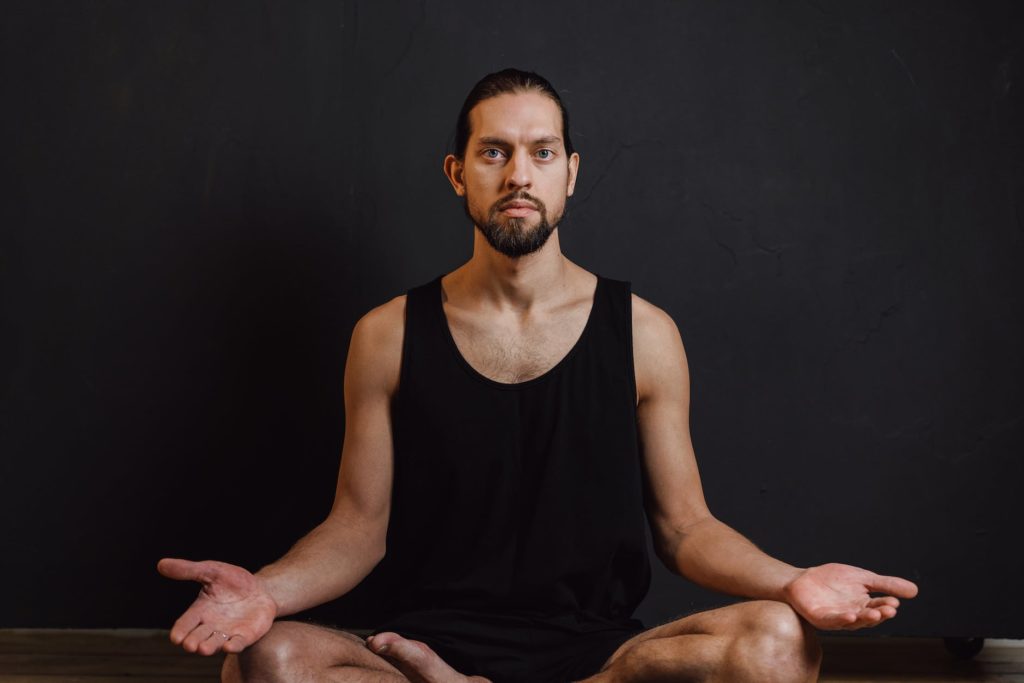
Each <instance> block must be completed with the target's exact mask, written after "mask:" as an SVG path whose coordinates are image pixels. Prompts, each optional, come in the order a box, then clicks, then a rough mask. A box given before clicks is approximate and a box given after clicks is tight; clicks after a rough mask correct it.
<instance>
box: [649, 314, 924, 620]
mask: <svg viewBox="0 0 1024 683" xmlns="http://www.w3.org/2000/svg"><path fill="white" fill-rule="evenodd" d="M633 338H634V343H633V349H634V352H633V353H634V363H635V369H636V379H637V393H638V399H639V403H638V405H637V424H638V429H639V433H640V441H641V447H642V453H643V463H644V473H645V477H644V485H645V496H644V497H645V501H646V507H647V514H648V518H649V519H650V520H651V527H652V528H651V531H652V535H653V538H654V546H655V550H656V552H657V554H658V557H659V559H660V560H661V561H662V562H663V563H664V564H665V566H666V567H668V568H669V570H670V571H673V572H675V573H677V574H680V575H681V576H684V577H686V578H688V579H690V580H691V581H693V582H694V583H696V584H698V585H700V586H703V587H705V588H708V589H711V590H715V591H718V592H721V593H726V594H730V595H736V596H741V597H748V598H759V599H769V600H779V601H782V602H787V603H789V604H790V605H792V606H793V608H794V609H795V610H796V611H797V612H799V613H800V614H801V615H802V616H804V617H805V618H806V619H808V621H810V622H811V623H812V624H814V625H815V626H817V627H818V628H822V629H855V628H862V627H864V626H874V625H876V624H878V623H881V622H882V621H885V620H886V619H890V618H892V617H893V616H895V615H896V608H897V607H898V606H899V600H898V599H897V597H896V596H899V597H905V598H912V597H914V596H915V595H916V594H917V586H915V585H914V584H913V583H911V582H910V581H907V580H905V579H901V578H899V577H891V576H882V575H879V574H875V573H874V572H870V571H868V570H865V569H861V568H859V567H853V566H851V565H845V564H838V563H829V564H825V565H821V566H818V567H809V568H800V567H794V566H792V565H789V564H786V563H785V562H782V561H780V560H777V559H775V558H773V557H771V556H769V555H767V554H766V553H764V552H762V551H761V550H760V549H759V548H758V547H757V546H755V545H754V544H753V543H751V542H750V541H749V540H748V539H746V538H745V537H743V536H742V535H741V534H739V533H738V532H736V531H735V530H734V529H732V528H731V527H729V526H728V525H727V524H725V523H723V522H721V521H719V520H718V519H716V518H715V517H714V515H712V514H711V511H710V510H709V509H708V507H707V503H706V502H705V500H704V492H703V488H702V486H701V482H700V475H699V472H698V470H697V460H696V456H695V455H694V452H693V445H692V443H691V440H690V427H689V410H690V377H689V370H688V368H687V362H686V352H685V350H684V348H683V343H682V339H681V337H680V335H679V330H678V328H677V327H676V324H675V322H674V321H673V320H672V318H671V317H670V316H669V315H668V314H667V313H665V312H664V311H662V310H661V309H660V308H658V307H656V306H653V305H652V304H650V303H648V302H647V301H645V300H643V299H641V298H640V297H638V296H636V295H634V296H633ZM869 592H884V593H889V594H890V595H886V596H882V597H871V596H870V595H869Z"/></svg>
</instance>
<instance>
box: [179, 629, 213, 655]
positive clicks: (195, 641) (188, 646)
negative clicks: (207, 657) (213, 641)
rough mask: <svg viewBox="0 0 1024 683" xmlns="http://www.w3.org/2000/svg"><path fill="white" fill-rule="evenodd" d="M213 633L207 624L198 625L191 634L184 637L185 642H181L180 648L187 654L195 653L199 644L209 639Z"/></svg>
mask: <svg viewBox="0 0 1024 683" xmlns="http://www.w3.org/2000/svg"><path fill="white" fill-rule="evenodd" d="M211 633H213V627H211V626H210V625H209V624H199V626H196V627H195V628H194V629H192V632H191V633H189V634H188V635H187V636H185V640H183V641H182V643H181V646H182V647H183V648H185V650H186V651H188V652H195V651H196V650H198V649H199V644H200V643H201V642H203V641H204V640H206V639H207V638H209V637H210V634H211Z"/></svg>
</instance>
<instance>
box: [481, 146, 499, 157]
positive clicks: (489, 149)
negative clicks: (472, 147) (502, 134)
mask: <svg viewBox="0 0 1024 683" xmlns="http://www.w3.org/2000/svg"><path fill="white" fill-rule="evenodd" d="M490 152H498V150H496V149H494V148H493V147H488V148H487V149H485V150H484V156H485V157H487V158H488V159H497V157H496V156H491V155H490ZM499 153H500V152H499Z"/></svg>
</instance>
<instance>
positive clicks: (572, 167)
mask: <svg viewBox="0 0 1024 683" xmlns="http://www.w3.org/2000/svg"><path fill="white" fill-rule="evenodd" d="M579 170H580V154H579V152H573V153H572V156H571V157H569V185H568V187H567V188H566V191H565V196H566V197H571V196H572V193H573V191H574V190H575V189H576V174H577V173H578V172H579Z"/></svg>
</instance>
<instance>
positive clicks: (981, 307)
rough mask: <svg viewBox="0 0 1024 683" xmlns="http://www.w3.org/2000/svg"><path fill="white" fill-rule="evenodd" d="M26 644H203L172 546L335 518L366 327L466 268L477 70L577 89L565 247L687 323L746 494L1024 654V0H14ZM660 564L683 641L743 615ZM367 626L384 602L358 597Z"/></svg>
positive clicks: (768, 538)
mask: <svg viewBox="0 0 1024 683" xmlns="http://www.w3.org/2000/svg"><path fill="white" fill-rule="evenodd" d="M0 31H2V36H3V38H2V40H3V48H2V49H3V59H2V63H0V69H2V72H3V99H4V102H5V105H4V107H3V108H0V117H2V121H3V131H4V137H5V144H4V148H3V149H4V154H3V156H4V159H3V163H4V167H5V173H4V179H5V182H4V189H3V202H2V212H3V213H2V216H0V218H2V233H0V234H2V237H0V239H2V242H0V301H2V306H3V308H2V319H0V320H2V323H0V324H2V327H0V343H2V344H3V349H2V351H3V353H2V361H0V363H2V366H0V391H2V396H0V400H2V404H0V451H2V457H0V477H2V490H0V494H2V498H0V506H2V507H0V519H2V522H0V524H2V527H0V529H2V539H0V541H2V548H3V561H2V562H0V585H3V586H4V593H5V596H6V597H5V600H4V601H3V607H2V608H0V626H140V627H141V626H160V627H167V626H169V625H170V624H171V622H173V620H174V618H175V617H176V616H177V614H179V613H180V612H181V611H182V610H183V609H184V608H185V607H186V606H187V604H188V603H189V602H190V601H191V599H192V597H193V596H194V594H195V586H194V585H187V584H174V583H172V582H169V581H167V580H166V579H163V578H162V577H160V576H159V575H158V574H157V573H156V571H155V568H154V565H155V563H156V560H157V559H158V558H160V557H162V556H165V555H170V556H182V557H188V558H193V559H207V558H214V559H220V560H224V561H229V562H235V563H240V564H243V565H245V566H248V567H250V568H252V569H255V568H257V567H259V566H261V565H263V564H265V563H267V562H270V561H272V560H273V559H275V558H277V557H279V556H280V555H281V554H282V553H283V552H284V551H285V550H287V548H288V547H289V546H290V545H291V543H292V542H294V540H296V539H297V538H298V537H299V536H301V535H302V534H303V533H305V532H306V531H308V530H309V529H310V528H311V527H312V526H314V525H315V524H316V523H317V522H319V521H320V520H321V519H322V517H323V515H324V514H326V512H327V511H328V510H329V508H330V505H331V499H332V495H333V491H334V480H335V476H336V472H337V466H338V453H339V450H340V445H341V441H342V435H343V433H344V415H343V406H342V391H341V386H342V384H341V380H342V369H343V363H344V359H345V354H346V352H347V345H348V340H349V335H350V333H351V329H352V326H353V324H354V323H355V321H356V320H357V319H358V317H359V316H360V315H362V314H363V313H364V312H366V311H367V310H368V309H369V308H371V307H372V306H374V305H377V304H379V303H382V302H383V301H385V300H387V299H388V298H390V297H393V296H395V295H397V294H399V293H401V292H403V291H404V290H405V289H407V288H408V287H410V286H413V285H415V284H419V283H420V282H423V281H425V280H426V279H428V278H430V277H433V276H434V275H436V274H438V273H440V272H442V271H446V270H449V269H451V268H454V267H455V266H456V265H458V264H459V263H460V262H462V261H463V260H464V259H466V258H468V256H469V253H470V246H471V239H472V228H471V227H470V226H469V225H468V224H467V221H466V219H465V217H464V215H463V214H462V210H461V205H460V204H459V201H458V200H456V198H455V197H454V195H453V193H452V192H451V190H450V187H449V186H448V185H447V181H446V180H445V179H444V177H443V176H442V173H441V159H442V156H443V154H444V151H445V146H446V144H447V142H448V139H449V136H450V134H451V130H452V125H453V123H454V119H455V115H456V113H457V111H458V108H459V106H460V104H461V101H462V98H463V97H464V96H465V94H466V92H467V91H468V89H469V87H470V86H471V85H472V84H473V82H475V81H476V79H478V78H479V77H480V76H482V75H483V74H485V73H487V72H489V71H493V70H496V69H499V68H502V67H505V66H510V65H514V66H519V67H521V68H527V69H535V70H537V71H539V72H540V73H542V74H544V75H546V76H547V77H548V78H549V79H551V80H552V81H553V82H554V84H555V85H556V87H558V88H559V90H560V91H561V92H562V93H563V95H564V98H565V100H566V102H567V104H568V106H569V108H570V111H571V113H572V116H573V117H574V118H573V131H572V132H573V137H574V141H575V142H576V144H577V146H578V147H579V149H580V151H581V153H582V166H581V173H580V184H579V186H578V188H577V189H578V191H577V194H576V196H575V197H574V198H573V199H572V200H571V202H570V210H569V211H570V213H569V216H568V218H567V220H566V222H565V223H564V224H563V226H562V229H561V230H560V232H561V233H562V235H561V236H562V243H563V248H564V250H565V252H566V253H567V255H568V256H569V257H570V258H572V259H573V260H575V261H576V262H578V263H580V264H581V265H583V266H584V267H587V268H589V269H591V270H594V271H597V272H600V273H602V274H604V275H607V276H610V277H618V278H622V279H629V280H632V282H633V285H634V290H635V291H637V292H638V293H639V294H640V295H641V296H643V297H645V298H647V299H649V300H650V301H652V302H654V303H656V304H658V305H659V306H661V307H663V308H665V309H666V310H667V311H668V312H669V313H670V314H672V316H673V317H674V318H675V320H676V321H677V323H678V324H679V327H680V330H681V332H682V335H683V339H684V342H685V343H686V345H687V350H688V354H689V358H690V364H691V373H692V381H693V414H692V426H693V434H694V440H695V446H696V449H697V455H698V459H699V463H700V466H701V472H702V475H703V480H704V486H705V490H706V494H707V498H708V502H709V504H710V505H711V507H712V510H713V511H714V512H715V513H716V514H717V515H718V516H719V517H721V518H722V519H723V520H725V521H726V522H728V523H730V524H732V525H734V526H735V527H736V528H737V529H739V530H740V531H741V532H743V533H745V534H747V535H748V536H749V537H750V538H751V539H752V540H754V541H755V542H756V543H758V544H759V545H760V546H761V547H762V548H764V549H765V550H766V551H768V552H770V553H772V554H774V555H777V556H779V557H781V558H782V559H785V560H787V561H790V562H792V563H794V564H797V565H801V566H805V565H809V564H816V563H822V562H827V561H841V562H849V563H852V564H857V565H861V566H865V567H868V568H871V569H874V570H876V571H879V572H882V573H892V574H898V575H902V576H906V577H908V578H911V579H912V580H914V581H916V582H918V584H919V585H920V587H921V594H920V596H919V597H918V598H917V599H916V600H913V601H907V602H906V603H905V607H904V608H903V609H902V610H901V613H900V615H899V616H898V617H897V619H895V620H893V621H891V622H887V623H886V624H884V625H883V626H882V627H879V628H878V629H874V630H873V631H871V633H873V634H881V633H889V634H904V635H988V636H1017V637H1020V636H1024V619H1022V617H1021V616H1020V614H1019V609H1018V608H1019V606H1020V605H1021V604H1024V600H1022V598H1024V591H1022V588H1021V582H1020V577H1021V575H1022V574H1024V561H1022V553H1021V549H1020V540H1019V539H1020V528H1021V522H1022V514H1021V507H1020V504H1019V501H1018V500H1017V499H1016V494H1017V492H1018V491H1019V489H1020V488H1021V485H1022V483H1024V477H1022V469H1024V468H1022V464H1021V456H1022V445H1024V423H1022V414H1024V400H1022V395H1021V386H1022V379H1024V373H1022V361H1021V348H1022V342H1024V311H1022V306H1021V302H1022V296H1021V295H1022V292H1024V287H1022V273H1021V268H1020V264H1021V263H1022V260H1024V259H1022V257H1024V191H1022V190H1024V161H1022V152H1024V101H1022V93H1024V82H1021V81H1022V78H1024V51H1022V44H1024V13H1022V11H1021V4H1020V3H1016V2H970V1H967V0H963V1H961V2H931V1H923V0H922V1H920V2H846V3H840V2H827V1H824V0H822V1H820V2H799V3H798V2H761V1H758V2H747V3H736V2H729V3H720V2H715V1H713V0H706V1H692V2H649V3H639V4H632V5H631V6H629V7H627V5H626V3H603V4H602V3H594V2H584V1H582V0H580V1H578V2H570V3H557V4H554V3H545V2H525V3H516V4H513V5H503V6H495V7H494V8H493V9H492V8H491V4H490V3H470V2H467V3H453V2H426V1H423V2H402V3H397V4H396V3H375V2H326V1H324V2H308V3H290V2H283V1H282V2H268V3H242V2H237V3H230V2H221V3H210V2H183V1H180V2H179V1H175V2H67V3H55V2H37V1H32V2H8V3H5V5H4V19H3V21H2V22H0ZM728 600H729V599H728V598H724V597H723V596H719V595H715V594H712V593H708V592H706V591H703V590H701V589H698V588H696V587H694V586H692V585H691V584H689V583H688V582H686V581H684V580H683V579H680V578H678V577H674V576H669V575H667V574H666V573H665V572H664V571H660V572H659V573H658V574H657V576H656V580H655V583H654V585H653V587H652V590H651V594H650V597H649V599H648V601H647V602H646V603H645V604H644V605H643V607H642V608H641V610H640V613H639V616H640V617H641V618H643V619H644V620H645V621H647V622H649V623H651V624H653V623H656V622H658V621H661V620H664V619H667V618H669V617H672V616H674V615H677V614H680V613H683V612H686V611H689V610H692V609H695V608H698V607H700V608H704V607H711V606H715V605H719V604H722V603H723V602H725V601H728ZM316 614H318V615H320V616H321V618H332V617H333V618H335V621H336V622H338V623H342V622H346V620H349V621H351V620H354V619H355V618H356V617H355V616H352V615H350V614H349V613H346V612H345V609H344V605H340V606H339V605H334V606H332V607H330V608H324V609H322V610H319V611H318V612H317V613H316Z"/></svg>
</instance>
